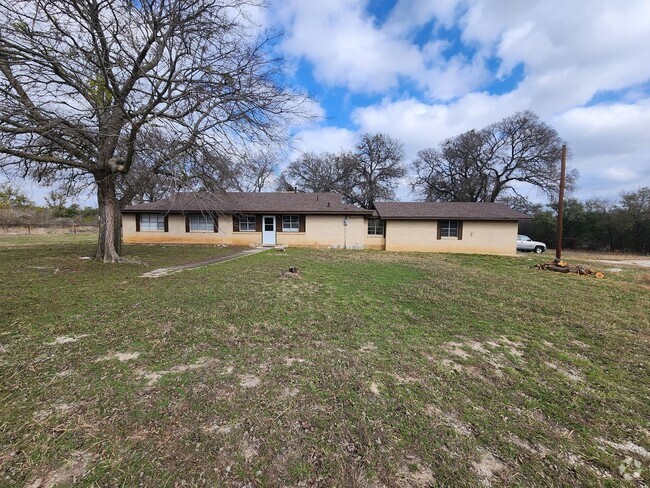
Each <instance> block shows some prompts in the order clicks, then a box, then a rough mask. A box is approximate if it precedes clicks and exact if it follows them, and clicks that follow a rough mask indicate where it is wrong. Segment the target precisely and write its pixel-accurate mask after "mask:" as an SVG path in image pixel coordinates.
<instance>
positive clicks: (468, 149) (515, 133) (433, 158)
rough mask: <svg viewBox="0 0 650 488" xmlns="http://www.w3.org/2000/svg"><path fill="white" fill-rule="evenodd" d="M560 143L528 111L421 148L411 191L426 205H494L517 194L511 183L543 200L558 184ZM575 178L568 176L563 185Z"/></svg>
mask: <svg viewBox="0 0 650 488" xmlns="http://www.w3.org/2000/svg"><path fill="white" fill-rule="evenodd" d="M563 144H564V141H562V139H561V138H560V136H559V135H558V133H557V131H556V130H555V129H553V128H552V127H551V126H549V125H547V124H546V123H544V122H543V121H541V120H540V119H539V117H538V116H537V115H536V114H534V113H533V112H531V111H525V112H518V113H516V114H515V115H513V116H511V117H507V118H505V119H503V120H502V121H501V122H497V123H495V124H492V125H489V126H488V127H486V128H484V129H482V130H479V131H476V130H471V131H469V132H465V133H464V134H461V135H459V136H456V137H452V138H450V139H447V140H446V141H444V142H442V143H441V144H440V146H439V147H438V148H429V149H423V150H421V151H419V152H418V155H417V158H416V160H415V161H414V162H413V170H414V172H415V175H416V176H415V178H414V180H413V183H412V187H413V191H414V192H416V193H418V194H420V195H421V196H422V197H423V199H424V200H427V201H437V200H439V201H465V202H495V201H497V200H499V199H502V198H504V197H505V196H508V195H517V190H516V188H514V187H513V184H514V183H515V182H519V183H526V184H529V185H531V186H532V187H535V188H537V189H539V190H540V191H541V192H543V193H545V194H546V195H548V196H552V195H555V194H556V193H557V190H558V186H559V181H560V155H561V152H562V145H563ZM575 178H576V174H575V173H571V174H569V175H568V180H567V181H568V183H569V185H572V184H573V183H574V182H575Z"/></svg>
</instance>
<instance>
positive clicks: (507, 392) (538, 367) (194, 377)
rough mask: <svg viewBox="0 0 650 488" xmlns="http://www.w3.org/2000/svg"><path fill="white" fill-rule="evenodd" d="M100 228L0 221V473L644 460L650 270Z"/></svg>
mask: <svg viewBox="0 0 650 488" xmlns="http://www.w3.org/2000/svg"><path fill="white" fill-rule="evenodd" d="M93 239H94V238H93V236H83V235H78V236H57V237H35V236H21V237H0V287H1V289H0V323H1V331H0V334H1V335H0V348H1V349H0V351H1V355H0V361H1V362H0V368H1V371H0V375H1V376H0V377H1V378H2V382H1V391H0V425H1V429H0V444H1V448H0V456H1V458H0V469H1V470H2V472H1V476H2V477H1V478H0V485H2V486H5V485H6V486H30V487H32V488H33V487H37V486H53V485H57V484H61V485H71V484H78V485H80V486H156V487H157V486H204V485H205V486H224V485H225V486H345V487H348V486H476V485H480V484H483V485H492V486H501V485H508V486H578V485H583V486H643V484H644V483H645V484H650V467H649V464H650V452H649V451H650V420H649V419H650V367H649V366H650V365H649V361H648V359H649V357H650V347H649V345H650V335H649V331H650V324H649V319H648V310H650V283H649V282H648V273H647V270H645V271H643V270H636V269H634V268H630V269H626V270H624V271H622V272H620V273H612V274H608V275H607V277H606V278H605V279H603V280H597V279H595V278H593V277H583V276H577V275H562V274H559V273H551V272H546V271H537V270H532V269H530V266H531V265H532V264H534V263H536V262H539V261H542V260H545V259H548V258H549V257H548V256H543V257H539V256H525V257H518V258H503V257H489V256H471V255H443V254H432V255H428V254H398V253H389V252H381V251H377V252H372V251H316V250H298V249H288V250H287V252H286V253H278V252H275V251H269V252H265V253H261V254H257V255H254V256H249V257H245V258H241V259H238V260H233V261H229V262H225V263H221V264H217V265H213V266H208V267H204V268H198V269H193V270H188V271H184V272H181V273H178V274H173V275H170V276H166V277H162V278H157V279H148V278H140V277H139V275H141V274H142V273H143V272H145V271H150V270H152V269H154V268H157V267H161V266H165V265H171V264H179V263H184V262H191V261H198V260H201V259H204V258H210V257H214V256H216V255H219V254H226V253H230V252H232V251H233V250H231V249H223V248H212V247H174V246H128V247H127V248H126V255H127V257H129V258H131V259H132V260H133V261H134V263H130V264H120V265H105V264H101V263H97V262H94V261H83V260H80V259H79V257H80V256H87V255H89V254H90V253H91V252H92V249H93V246H94V240H93ZM135 261H138V262H139V263H140V264H136V263H135ZM290 265H295V266H298V267H299V268H300V270H301V273H302V278H301V279H290V278H282V277H281V276H280V273H281V271H283V270H284V269H286V268H288V267H289V266H290Z"/></svg>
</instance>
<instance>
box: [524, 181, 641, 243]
mask: <svg viewBox="0 0 650 488" xmlns="http://www.w3.org/2000/svg"><path fill="white" fill-rule="evenodd" d="M529 214H531V215H533V219H532V220H528V221H522V222H520V224H519V233H520V234H525V235H527V236H529V237H531V238H532V239H534V240H537V241H543V242H546V244H547V245H548V246H549V247H555V241H556V223H557V205H553V206H551V208H548V207H546V208H544V207H541V206H538V207H535V208H533V209H529ZM563 227H564V231H563V237H564V238H563V247H564V248H566V249H589V250H596V251H620V252H634V253H642V254H648V253H650V187H644V188H641V189H639V190H638V191H635V192H629V193H623V194H621V198H620V199H619V200H618V201H612V200H603V199H591V200H586V201H579V200H576V199H569V200H566V201H565V204H564V219H563Z"/></svg>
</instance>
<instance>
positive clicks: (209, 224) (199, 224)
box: [190, 214, 215, 232]
mask: <svg viewBox="0 0 650 488" xmlns="http://www.w3.org/2000/svg"><path fill="white" fill-rule="evenodd" d="M214 225H215V221H214V218H213V217H212V215H204V214H192V215H190V232H214Z"/></svg>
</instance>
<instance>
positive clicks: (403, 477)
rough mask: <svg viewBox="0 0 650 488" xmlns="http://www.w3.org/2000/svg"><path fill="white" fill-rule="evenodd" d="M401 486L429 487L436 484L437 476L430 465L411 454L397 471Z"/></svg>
mask: <svg viewBox="0 0 650 488" xmlns="http://www.w3.org/2000/svg"><path fill="white" fill-rule="evenodd" d="M397 476H398V479H399V483H398V486H401V487H405V488H406V487H409V488H410V487H417V488H428V487H430V486H434V485H435V476H434V474H433V471H432V470H431V468H429V467H428V466H425V465H423V463H422V461H421V460H420V459H418V458H417V457H416V456H409V457H408V459H407V460H406V463H405V464H404V465H402V466H401V467H400V469H399V471H398V473H397Z"/></svg>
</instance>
